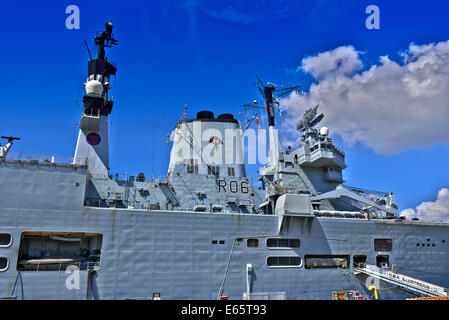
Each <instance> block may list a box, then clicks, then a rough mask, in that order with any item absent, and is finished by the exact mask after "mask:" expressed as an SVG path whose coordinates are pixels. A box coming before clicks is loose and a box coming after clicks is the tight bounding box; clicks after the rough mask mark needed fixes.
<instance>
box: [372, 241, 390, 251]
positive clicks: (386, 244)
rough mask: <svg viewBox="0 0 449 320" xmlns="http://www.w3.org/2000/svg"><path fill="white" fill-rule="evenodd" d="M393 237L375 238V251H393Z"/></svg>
mask: <svg viewBox="0 0 449 320" xmlns="http://www.w3.org/2000/svg"><path fill="white" fill-rule="evenodd" d="M392 250H393V240H392V239H374V251H392Z"/></svg>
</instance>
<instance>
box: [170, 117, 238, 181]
mask: <svg viewBox="0 0 449 320" xmlns="http://www.w3.org/2000/svg"><path fill="white" fill-rule="evenodd" d="M186 170H187V171H186ZM174 171H177V172H180V171H186V173H193V174H213V175H216V176H235V177H244V176H246V172H245V163H244V155H243V143H242V130H241V128H240V123H239V122H238V121H237V120H236V119H234V116H233V115H232V114H229V113H224V114H220V115H218V116H217V117H215V116H214V113H213V112H211V111H200V112H198V113H197V115H196V119H193V120H183V121H181V122H180V123H179V124H178V125H177V127H176V129H175V131H174V136H173V146H172V150H171V154H170V164H169V169H168V172H169V174H170V173H171V172H174ZM180 173H181V172H180Z"/></svg>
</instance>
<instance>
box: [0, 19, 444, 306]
mask: <svg viewBox="0 0 449 320" xmlns="http://www.w3.org/2000/svg"><path fill="white" fill-rule="evenodd" d="M112 29H113V28H112V24H110V23H107V24H106V30H105V31H104V32H102V33H100V34H99V35H98V36H97V37H95V43H96V45H97V52H98V55H97V57H96V59H90V61H89V63H88V78H87V80H86V83H85V89H86V93H85V96H84V97H83V103H84V107H83V112H82V115H81V120H80V130H79V135H78V141H77V145H76V151H75V154H74V158H73V159H72V160H71V161H69V162H64V163H63V162H59V161H57V159H55V158H54V157H49V158H48V159H45V160H43V161H42V160H39V159H23V158H20V159H17V157H15V156H13V155H12V154H11V153H9V155H8V156H7V157H6V156H5V157H2V158H0V181H1V182H0V219H1V221H2V223H1V225H0V297H5V298H17V299H125V298H136V297H151V296H152V295H153V293H160V294H161V296H162V298H163V299H217V298H218V299H219V298H221V297H224V296H226V297H229V298H230V299H242V298H244V299H253V298H259V299H260V298H267V299H268V298H277V299H282V298H284V299H332V296H333V292H336V291H339V290H352V291H353V290H357V291H360V292H362V293H363V294H364V295H367V296H368V295H371V296H372V293H371V291H370V290H369V289H370V287H372V284H371V283H368V282H367V281H368V280H369V278H368V276H367V275H366V273H363V272H358V271H359V270H360V267H361V266H364V265H374V266H376V267H378V268H382V269H388V268H391V267H393V266H394V267H395V270H398V271H399V272H400V273H401V274H406V275H408V276H410V277H414V278H418V279H422V280H423V281H428V282H430V283H435V284H438V285H439V286H440V287H443V288H444V287H446V288H447V287H449V282H448V281H449V280H448V279H449V277H448V276H449V258H448V257H449V255H448V254H449V244H448V243H449V225H448V224H444V223H430V222H419V221H408V220H405V219H402V218H401V217H399V216H398V207H397V204H396V201H395V196H394V195H393V194H392V193H391V192H383V193H379V192H376V191H369V190H363V189H360V188H353V187H348V186H345V185H344V179H343V174H342V172H343V170H344V169H345V168H346V164H345V154H344V152H343V151H342V150H341V149H339V148H338V147H336V146H335V145H334V143H333V141H332V139H331V138H330V137H329V129H327V128H320V129H317V128H315V126H316V125H317V124H318V123H319V122H320V121H321V119H322V118H323V117H324V115H323V114H318V106H316V107H314V108H311V109H309V110H307V111H306V112H305V113H304V116H303V117H302V119H300V120H299V122H298V124H297V130H298V131H299V132H300V144H299V145H298V146H296V147H294V148H287V149H286V150H284V149H283V148H282V146H281V143H280V140H279V136H278V132H277V130H276V127H275V106H276V104H277V103H278V101H277V97H278V96H279V94H285V93H286V92H290V91H291V90H293V89H295V88H296V87H294V88H288V90H286V89H280V88H278V87H277V86H275V85H273V84H271V83H264V82H262V81H260V79H258V86H259V90H260V92H261V94H262V96H263V99H264V104H265V106H264V108H266V111H267V116H268V131H269V157H268V159H269V161H268V163H267V165H266V166H264V167H263V168H261V170H260V179H259V180H260V182H261V185H262V187H261V188H260V189H259V188H255V187H254V185H255V183H256V181H252V179H251V178H250V177H248V176H247V174H246V169H245V163H244V154H243V143H242V137H243V134H242V128H241V126H240V122H239V121H238V120H237V119H235V118H234V116H233V115H232V114H230V113H225V114H220V115H217V116H215V114H214V113H213V112H211V111H200V112H198V113H197V115H196V117H195V118H192V119H190V118H188V117H187V110H186V109H185V110H184V114H183V115H182V116H181V118H180V120H179V121H178V123H177V124H176V125H175V128H174V129H173V132H172V133H171V137H172V140H173V145H172V149H171V153H170V163H169V166H168V172H167V175H166V177H165V179H148V178H147V177H145V176H144V174H143V173H139V174H137V175H136V176H128V177H127V178H126V179H118V178H116V177H114V176H113V175H111V173H110V168H109V154H108V150H109V148H108V143H109V139H108V117H109V115H110V114H111V112H112V106H113V101H112V100H110V98H109V94H108V91H109V89H110V81H111V77H112V76H114V75H115V74H116V72H117V68H116V66H115V65H114V64H113V63H111V62H110V61H109V59H108V58H107V56H106V53H105V48H107V47H111V46H112V45H114V44H117V41H116V40H115V39H114V38H113V36H112ZM276 93H278V95H276ZM8 149H9V148H8ZM71 272H78V273H77V278H76V277H75V278H68V277H70V276H71ZM72 280H73V281H72ZM376 286H377V289H379V290H382V291H381V298H384V299H402V298H406V297H413V296H416V292H415V291H407V290H404V288H396V287H388V284H387V283H384V282H379V283H377V284H376ZM352 291H351V292H352Z"/></svg>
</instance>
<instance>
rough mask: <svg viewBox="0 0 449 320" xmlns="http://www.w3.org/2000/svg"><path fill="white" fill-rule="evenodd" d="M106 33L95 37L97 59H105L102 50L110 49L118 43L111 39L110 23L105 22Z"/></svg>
mask: <svg viewBox="0 0 449 320" xmlns="http://www.w3.org/2000/svg"><path fill="white" fill-rule="evenodd" d="M105 27H106V31H103V32H101V33H100V34H99V35H98V36H95V44H96V45H97V46H98V59H101V60H104V59H105V51H104V48H110V47H112V46H113V45H117V44H118V41H117V40H115V39H114V38H112V27H113V25H112V23H111V22H107V23H106V24H105Z"/></svg>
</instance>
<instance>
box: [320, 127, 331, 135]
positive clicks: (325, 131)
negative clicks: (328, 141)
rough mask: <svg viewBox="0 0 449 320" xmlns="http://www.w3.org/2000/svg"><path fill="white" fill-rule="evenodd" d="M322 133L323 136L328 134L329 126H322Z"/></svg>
mask: <svg viewBox="0 0 449 320" xmlns="http://www.w3.org/2000/svg"><path fill="white" fill-rule="evenodd" d="M320 134H321V135H322V136H325V137H326V136H328V135H329V128H327V127H322V128H320Z"/></svg>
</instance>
